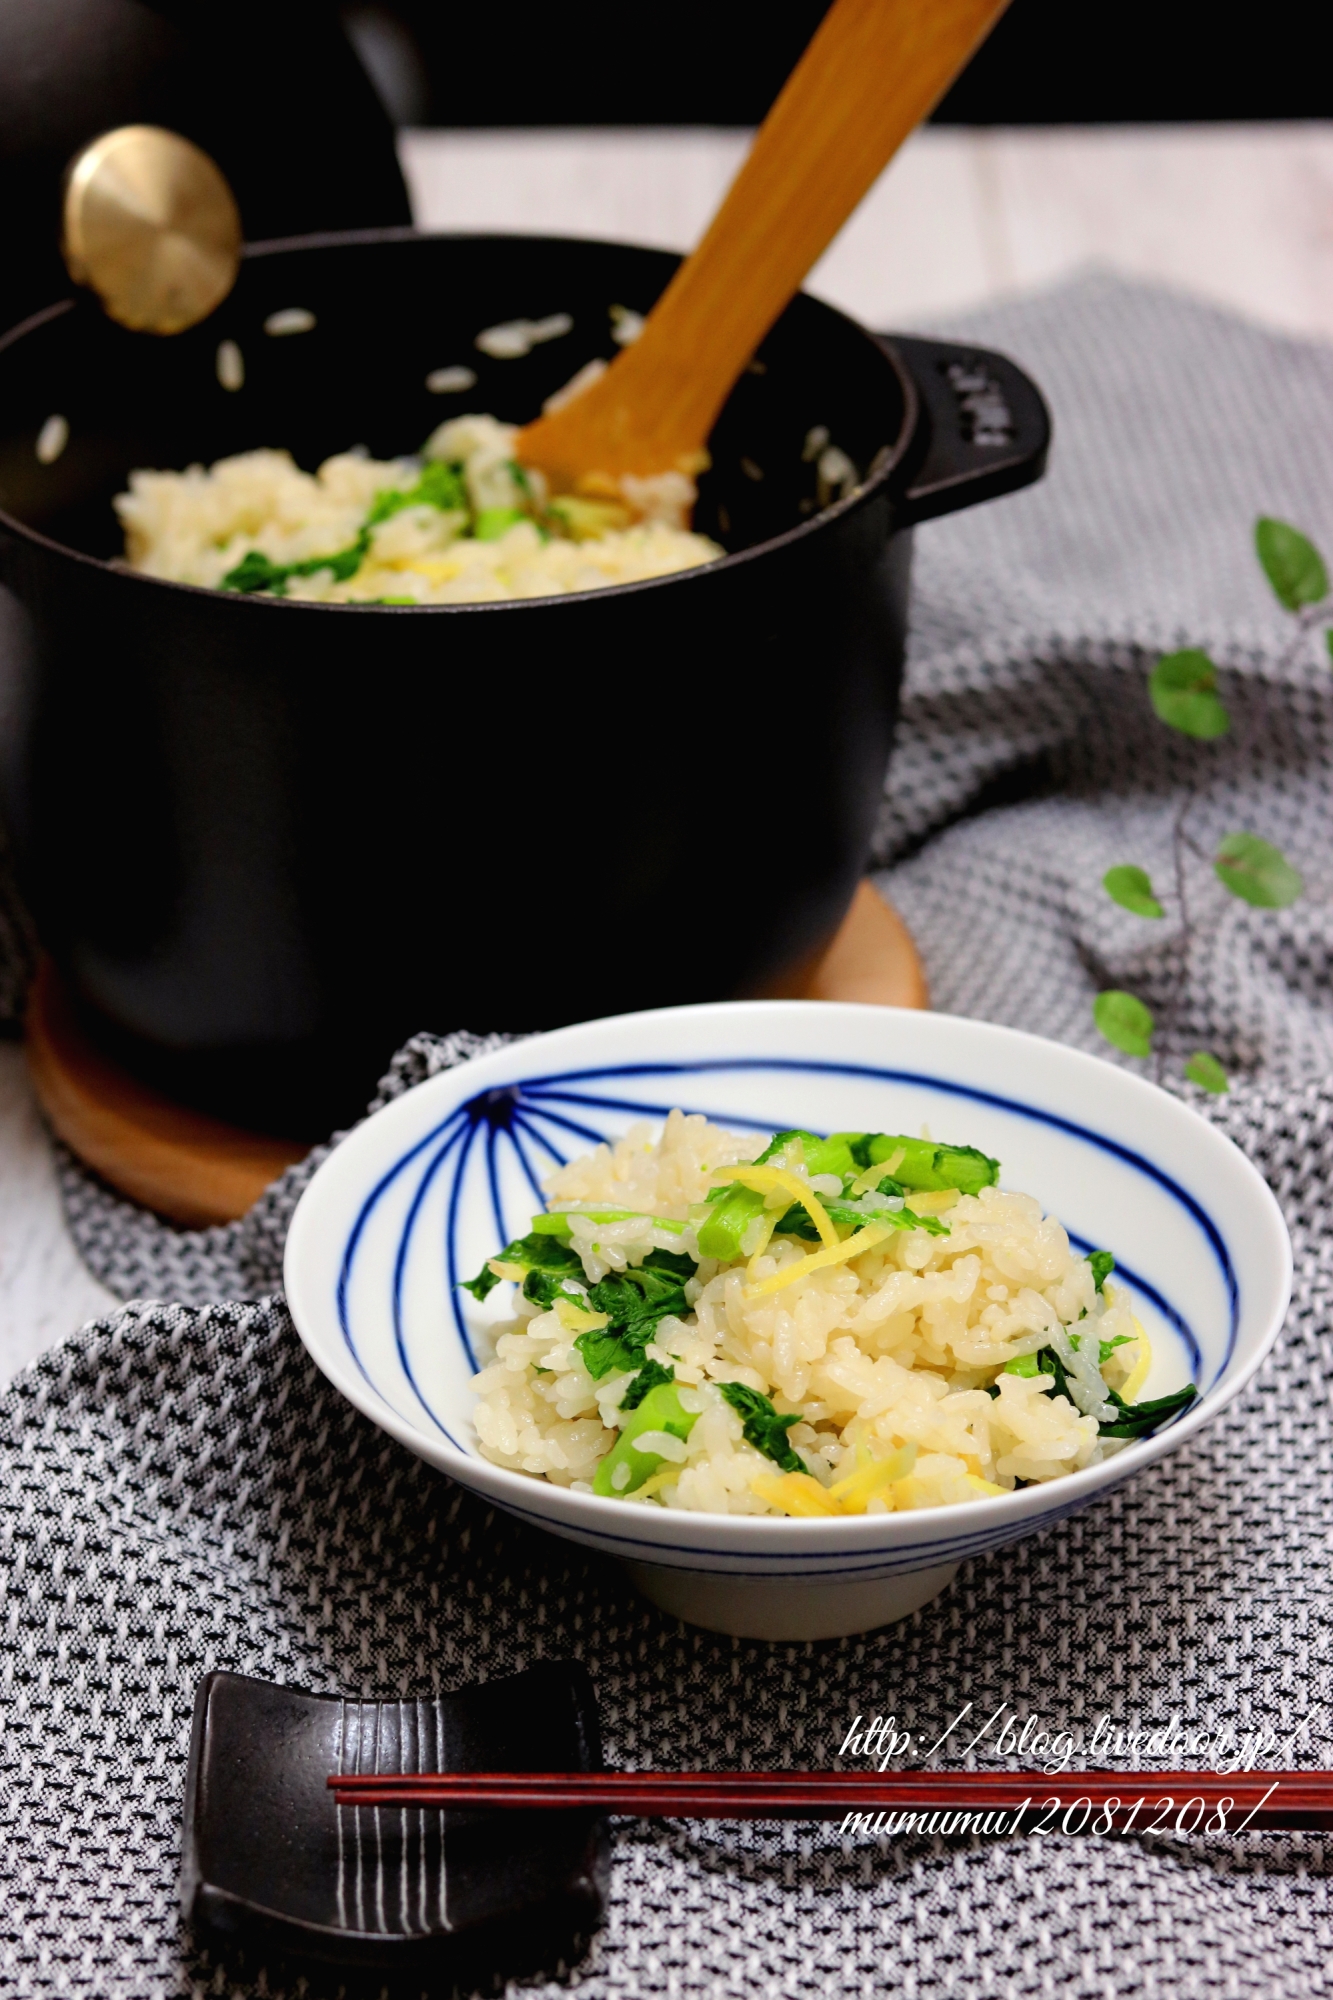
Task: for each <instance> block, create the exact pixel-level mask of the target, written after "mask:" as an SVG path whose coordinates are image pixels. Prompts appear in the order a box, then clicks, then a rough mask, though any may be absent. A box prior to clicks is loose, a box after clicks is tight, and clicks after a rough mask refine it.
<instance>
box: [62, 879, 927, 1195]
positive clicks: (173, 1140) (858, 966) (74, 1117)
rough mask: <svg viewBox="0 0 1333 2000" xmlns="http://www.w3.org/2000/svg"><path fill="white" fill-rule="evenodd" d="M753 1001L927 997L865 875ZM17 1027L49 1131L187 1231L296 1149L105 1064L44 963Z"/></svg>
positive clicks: (915, 1002)
mask: <svg viewBox="0 0 1333 2000" xmlns="http://www.w3.org/2000/svg"><path fill="white" fill-rule="evenodd" d="M761 997H763V998H765V999H772V1000H861V1001H868V1002H870V1003H872V1004H875V1005H878V1006H884V1007H926V1006H928V1005H929V1000H928V998H927V993H926V982H925V978H924V976H923V974H922V971H921V963H920V960H919V959H918V958H917V954H916V947H915V945H914V944H913V943H912V939H911V935H910V933H909V932H908V930H907V927H906V925H905V924H904V923H903V921H902V918H901V917H899V916H898V915H897V913H896V912H895V911H894V910H892V909H890V907H889V905H888V904H887V903H886V902H885V901H884V900H883V898H882V897H881V896H879V895H877V894H876V892H875V890H874V889H872V888H871V886H870V884H869V883H868V882H863V883H862V884H861V886H860V887H859V889H858V890H857V892H856V895H855V896H854V897H853V899H852V906H851V908H850V909H849V910H848V912H847V915H846V917H845V918H844V919H843V922H842V926H841V928H840V929H839V931H838V933H837V935H836V936H835V937H834V939H833V942H832V944H830V945H829V946H828V947H827V948H826V949H825V950H824V951H823V952H821V953H816V954H814V955H812V958H811V959H810V960H809V961H808V962H807V963H806V964H805V965H804V966H801V967H799V968H797V970H796V971H795V972H794V973H793V974H792V975H791V976H790V977H789V978H788V979H786V980H781V981H775V982H774V983H773V984H772V985H770V986H769V987H768V988H766V989H765V992H764V994H763V995H762V996H761ZM27 1034H28V1062H29V1066H30V1068H31V1070H32V1080H33V1086H34V1088H35V1090H36V1092H37V1097H38V1100H39V1102H40V1104H41V1107H42V1110H43V1111H44V1112H45V1114H46V1117H47V1119H48V1121H49V1123H50V1125H51V1127H52V1129H53V1131H55V1133H56V1134H57V1135H58V1137H60V1138H61V1139H63V1140H64V1142H65V1144H66V1145H67V1146H68V1147H69V1148H70V1150H71V1152H74V1153H76V1154H77V1155H78V1157H79V1158H80V1159H81V1160H83V1161H84V1162H85V1163H86V1164H87V1165H88V1166H90V1167H91V1168H92V1169H93V1171H94V1172H95V1173H98V1174H100V1175H101V1177H102V1179H103V1180H104V1181H108V1182H109V1183H110V1185H111V1186H112V1187H113V1188H116V1189H117V1190H118V1191H119V1192H120V1193H121V1194H124V1195H128V1196H129V1198H130V1200H131V1201H137V1202H142V1203H143V1205H144V1207H145V1208H151V1209H155V1210H156V1211H157V1213H158V1214H159V1215H164V1216H166V1217H167V1219H168V1221H170V1222H177V1223H181V1224H183V1225H184V1226H185V1227H186V1228H190V1229H201V1228H205V1227H207V1226H208V1225H209V1224H211V1223H216V1222H232V1221H234V1220H235V1219H236V1217H237V1216H240V1215H244V1214H245V1211H246V1210H247V1209H248V1208H250V1207H251V1206H252V1205H253V1204H254V1203H255V1202H256V1201H257V1200H258V1199H259V1197H260V1195H261V1194H262V1193H263V1192H264V1189H265V1188H266V1187H267V1186H268V1185H269V1183H270V1182H271V1181H275V1180H276V1179H277V1177H278V1175H279V1174H280V1173H282V1172H283V1170H284V1169H285V1168H287V1167H290V1166H291V1165H292V1164H293V1163H294V1162H295V1161H296V1160H299V1159H301V1158H303V1157H304V1155H305V1152H306V1150H307V1148H306V1147H304V1146H302V1145H300V1144H299V1143H297V1142H294V1141H288V1140H284V1139H272V1138H269V1137H267V1136H266V1135H265V1134H263V1133H259V1132H245V1131H242V1130H241V1129H240V1128H239V1127H238V1126H234V1125H226V1124H224V1123H223V1122H222V1121H221V1120H220V1119H217V1118H210V1117H207V1116H206V1115H205V1114H204V1113H203V1112H201V1111H190V1110H187V1109H186V1108H185V1106H184V1105H180V1104H176V1103H174V1102H173V1101H172V1100H171V1099H170V1098H168V1097H164V1096H162V1095H161V1093H160V1092H158V1091H155V1090H152V1089H150V1088H149V1087H148V1085H147V1084H143V1083H140V1082H139V1081H138V1079H137V1078H135V1077H133V1076H131V1075H130V1074H129V1072H128V1071H127V1070H124V1069H121V1068H120V1067H119V1066H118V1065H117V1064H116V1063H113V1062H111V1061H110V1060H109V1059H108V1058H107V1057H106V1056H105V1055H103V1054H102V1052H101V1050H100V1049H98V1048H96V1047H95V1046H94V1045H93V1043H92V1042H91V1041H90V1040H89V1039H88V1037H87V1035H86V1034H85V1033H84V1031H83V1029H82V1028H81V1027H80V1025H79V1022H78V1019H77V1017H76V1015H75V1012H74V1009H73V1008H72V1006H71V1005H70V1003H69V999H68V997H67V995H66V994H65V992H64V989H63V987H62V985H61V982H60V979H59V977H58V975H57V974H56V972H55V970H54V968H53V967H52V966H51V965H50V964H49V963H46V962H43V963H42V965H41V966H40V967H39V969H38V973H37V977H36V979H35V980H34V982H33V987H32V992H31V995H30V996H29V1000H28V1020H27Z"/></svg>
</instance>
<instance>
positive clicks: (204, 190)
mask: <svg viewBox="0 0 1333 2000" xmlns="http://www.w3.org/2000/svg"><path fill="white" fill-rule="evenodd" d="M63 223H64V226H63V232H62V239H61V246H60V247H61V250H62V252H63V254H64V258H65V263H66V264H67V265H68V267H69V274H70V276H71V277H72V278H73V279H74V281H75V283H76V284H79V285H88V286H90V287H91V288H92V290H93V291H95V292H96V293H97V296H98V297H99V298H100V299H101V301H102V304H103V306H104V307H105V308H106V310H107V312H108V314H109V315H110V316H111V318H112V319H114V320H118V321H119V322H120V324H121V326H128V327H131V328H132V329H133V330H134V331H135V332H136V333H183V332H184V331H185V329H186V328H187V327H190V326H197V325H198V323H199V321H200V320H201V319H207V317H208V315H209V313H211V312H212V311H213V309H214V307H215V306H219V305H221V303H222V301H223V299H225V298H226V296H227V294H228V292H229V291H230V290H231V288H232V286H233V285H234V284H235V282H236V273H237V271H238V270H239V269H240V262H241V217H240V212H239V210H238V209H237V207H236V202H235V199H234V197H233V195H232V191H231V189H230V188H229V187H228V185H227V182H226V180H225V178H224V176H223V174H222V173H221V171H220V170H219V168H218V167H217V166H216V165H215V164H214V162H213V161H212V160H210V159H209V157H208V154H207V153H204V152H201V151H200V149H199V147H198V146H194V145H191V143H190V141H189V140H188V139H182V138H181V137H180V135H179V133H176V132H165V131H163V130H162V128H161V127H160V126H157V125H121V126H119V127H118V128H117V130H116V131H114V132H104V133H103V134H102V136H101V138H100V139H94V140H93V141H92V143H91V144H90V145H87V146H85V147H84V148H83V150H82V152H80V153H76V154H75V156H74V158H73V160H72V161H71V162H70V165H69V170H68V173H67V176H66V181H65V205H64V217H63Z"/></svg>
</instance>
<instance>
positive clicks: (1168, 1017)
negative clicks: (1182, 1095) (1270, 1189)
mask: <svg viewBox="0 0 1333 2000" xmlns="http://www.w3.org/2000/svg"><path fill="white" fill-rule="evenodd" d="M1195 797H1196V794H1195V789H1194V784H1193V781H1191V782H1190V784H1189V785H1188V786H1187V787H1186V790H1185V796H1184V798H1182V800H1181V801H1180V804H1179V805H1178V806H1177V807H1176V816H1175V820H1174V822H1173V824H1172V828H1171V860H1172V865H1173V867H1174V869H1175V875H1176V908H1177V909H1178V911H1179V912H1180V951H1179V957H1178V960H1177V964H1176V977H1175V981H1174V984H1173V985H1172V988H1171V991H1170V993H1169V994H1168V996H1167V1002H1166V1011H1165V1014H1164V1016H1163V1019H1162V1026H1161V1030H1160V1032H1159V1034H1158V1037H1157V1050H1156V1055H1157V1061H1156V1065H1155V1068H1154V1071H1153V1075H1154V1079H1155V1081H1156V1082H1157V1083H1160V1082H1161V1081H1162V1078H1163V1076H1164V1075H1165V1073H1166V1044H1167V1043H1168V1042H1169V1041H1170V1040H1171V1038H1172V1035H1173V1034H1174V1032H1175V1026H1176V1021H1177V1018H1178V1016H1179V1014H1180V1007H1181V1002H1182V1000H1183V999H1184V997H1185V988H1186V986H1187V985H1188V983H1189V973H1190V945H1191V943H1192V941H1193V930H1194V927H1193V923H1192V921H1191V918H1190V911H1189V898H1188V896H1187V895H1186V893H1185V849H1186V847H1187V846H1190V847H1193V845H1194V842H1193V841H1192V840H1190V838H1189V835H1188V834H1187V833H1186V831H1185V821H1186V820H1187V819H1188V818H1189V815H1190V809H1191V807H1192V806H1193V805H1194V801H1195Z"/></svg>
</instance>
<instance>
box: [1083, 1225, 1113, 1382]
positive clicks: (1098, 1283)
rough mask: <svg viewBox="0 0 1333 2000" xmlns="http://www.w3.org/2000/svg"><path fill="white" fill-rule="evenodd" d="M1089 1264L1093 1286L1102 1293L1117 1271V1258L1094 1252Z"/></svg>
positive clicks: (1105, 1253)
mask: <svg viewBox="0 0 1333 2000" xmlns="http://www.w3.org/2000/svg"><path fill="white" fill-rule="evenodd" d="M1088 1262H1089V1264H1091V1266H1092V1282H1093V1286H1094V1288H1095V1289H1096V1290H1097V1291H1100V1290H1101V1289H1102V1286H1103V1285H1104V1284H1105V1283H1106V1280H1107V1279H1108V1278H1109V1277H1110V1275H1111V1273H1112V1271H1114V1269H1115V1258H1114V1257H1113V1256H1112V1255H1111V1253H1110V1251H1109V1250H1094V1251H1093V1252H1092V1254H1091V1256H1090V1257H1089V1258H1088ZM1104 1358H1105V1357H1103V1359H1104Z"/></svg>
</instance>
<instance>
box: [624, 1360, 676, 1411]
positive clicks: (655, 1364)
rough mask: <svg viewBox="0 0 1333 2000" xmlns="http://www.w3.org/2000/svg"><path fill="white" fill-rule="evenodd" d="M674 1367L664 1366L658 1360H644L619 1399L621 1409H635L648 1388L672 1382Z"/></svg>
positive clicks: (655, 1387) (673, 1379)
mask: <svg viewBox="0 0 1333 2000" xmlns="http://www.w3.org/2000/svg"><path fill="white" fill-rule="evenodd" d="M675 1379H676V1371H675V1369H674V1368H664V1367H663V1366H662V1364H661V1362H660V1361H645V1363H644V1365H643V1367H642V1368H641V1369H640V1370H639V1372H638V1374H637V1375H636V1376H635V1377H634V1380H633V1381H632V1382H631V1383H630V1385H629V1387H628V1388H627V1389H626V1391H625V1393H624V1395H623V1396H622V1397H621V1399H620V1407H621V1409H622V1410H637V1409H638V1407H639V1405H640V1403H641V1402H642V1401H643V1399H644V1397H645V1396H646V1395H647V1394H648V1392H649V1390H650V1389H658V1388H660V1387H661V1386H662V1384H663V1383H665V1382H674V1381H675Z"/></svg>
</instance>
